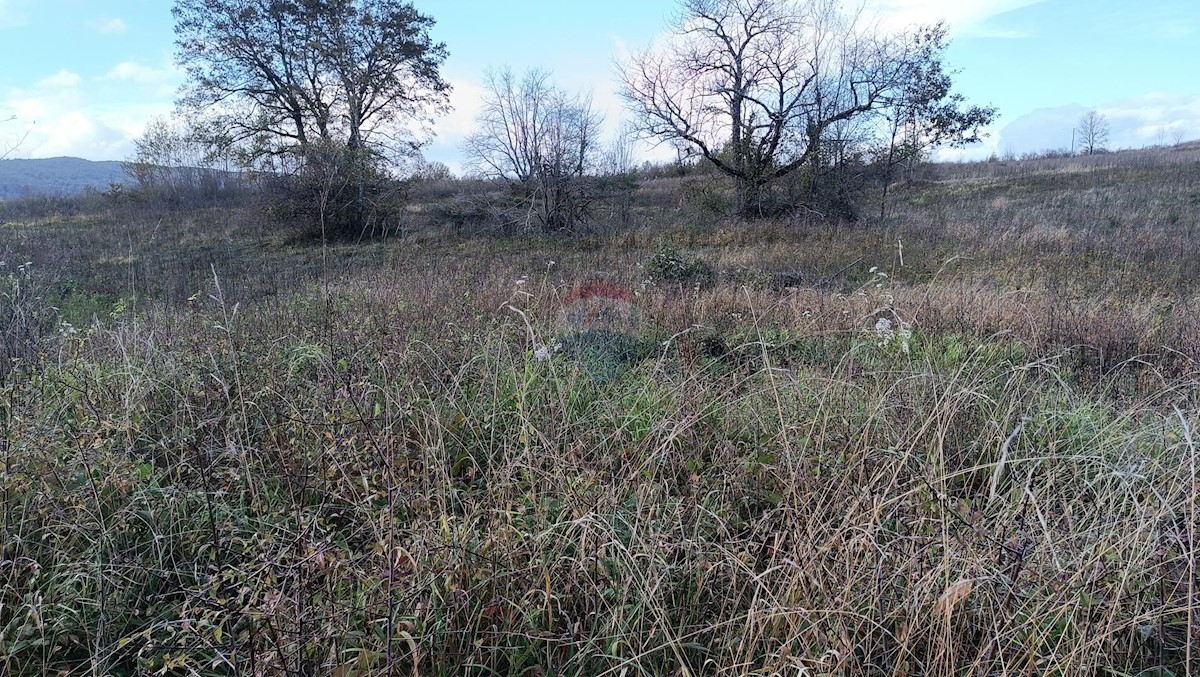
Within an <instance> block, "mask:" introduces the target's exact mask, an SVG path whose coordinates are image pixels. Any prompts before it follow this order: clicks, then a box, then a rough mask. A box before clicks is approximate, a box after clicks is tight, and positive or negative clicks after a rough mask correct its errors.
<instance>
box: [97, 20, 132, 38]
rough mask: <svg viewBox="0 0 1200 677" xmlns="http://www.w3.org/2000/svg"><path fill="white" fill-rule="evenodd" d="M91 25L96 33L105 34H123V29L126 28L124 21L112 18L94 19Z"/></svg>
mask: <svg viewBox="0 0 1200 677" xmlns="http://www.w3.org/2000/svg"><path fill="white" fill-rule="evenodd" d="M92 25H93V26H94V27H95V28H96V31H97V32H100V33H105V34H113V33H124V32H125V29H126V28H128V27H127V26H126V25H125V22H124V21H122V20H120V19H117V18H113V17H106V18H101V19H96V20H95V21H94V22H92Z"/></svg>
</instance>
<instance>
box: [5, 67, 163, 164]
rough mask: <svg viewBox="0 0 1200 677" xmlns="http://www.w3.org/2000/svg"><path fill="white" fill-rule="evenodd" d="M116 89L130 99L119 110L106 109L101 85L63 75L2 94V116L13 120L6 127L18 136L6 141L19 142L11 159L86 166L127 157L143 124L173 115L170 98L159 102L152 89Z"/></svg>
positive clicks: (125, 85) (112, 106)
mask: <svg viewBox="0 0 1200 677" xmlns="http://www.w3.org/2000/svg"><path fill="white" fill-rule="evenodd" d="M119 84H121V86H122V87H123V89H124V90H126V92H127V93H130V94H132V96H131V97H129V98H128V99H126V100H125V102H122V103H120V104H112V103H105V101H106V100H111V99H109V97H106V96H104V95H103V92H102V90H103V86H104V83H96V82H92V83H89V82H85V81H84V80H83V78H81V77H80V76H79V75H78V74H77V73H73V72H71V71H66V70H63V71H59V72H57V73H54V74H53V75H50V76H47V77H44V78H42V79H41V80H38V81H37V83H36V84H34V85H33V86H32V87H29V88H26V89H11V90H8V91H7V92H5V93H4V94H3V97H2V98H0V110H5V111H11V113H12V114H13V115H14V116H16V121H15V122H14V123H12V125H9V127H12V128H13V129H17V130H18V131H19V133H18V132H13V133H12V134H10V136H13V135H16V136H21V137H22V140H21V143H20V147H19V148H17V149H16V151H15V152H14V153H13V156H14V157H56V156H62V155H65V156H72V157H82V158H86V159H89V160H119V159H123V158H125V157H128V156H129V155H130V154H131V152H132V150H133V139H135V138H137V136H139V135H140V134H141V133H142V130H143V129H144V127H145V124H146V121H147V120H148V119H150V118H151V117H153V116H154V115H161V114H164V113H167V112H169V111H170V110H171V98H170V97H169V96H166V97H162V96H160V94H159V91H158V89H157V88H155V87H141V86H137V85H136V84H135V85H134V86H131V85H130V84H129V83H128V82H124V83H119ZM97 87H100V88H101V90H100V91H97ZM8 131H9V130H5V132H6V133H8ZM26 132H28V134H27V135H26ZM5 140H7V139H5Z"/></svg>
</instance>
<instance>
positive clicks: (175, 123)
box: [123, 117, 241, 204]
mask: <svg viewBox="0 0 1200 677" xmlns="http://www.w3.org/2000/svg"><path fill="white" fill-rule="evenodd" d="M133 143H134V154H133V157H132V158H130V159H129V160H128V161H126V162H125V163H123V169H124V170H125V173H126V174H127V175H128V176H129V177H130V178H132V179H133V180H134V181H136V182H137V185H138V188H139V189H140V191H141V193H142V194H143V195H145V196H147V197H152V198H155V199H159V200H163V201H166V202H170V203H175V204H179V203H184V202H188V201H197V200H212V199H215V198H218V197H221V196H227V195H231V194H234V193H236V191H237V190H238V189H239V188H240V187H241V176H240V173H239V172H236V171H233V170H232V167H231V166H230V163H229V161H228V158H227V157H226V156H224V155H222V154H221V150H222V149H219V148H213V147H211V146H209V145H208V144H206V143H205V142H204V141H203V140H202V139H200V138H198V137H197V135H196V134H195V130H194V129H192V128H190V127H189V126H188V124H187V122H186V121H183V120H179V119H178V118H165V117H157V118H152V119H151V120H150V121H149V122H148V123H147V125H146V129H145V131H144V132H143V133H142V136H141V137H139V138H138V139H136V140H135V141H134V142H133Z"/></svg>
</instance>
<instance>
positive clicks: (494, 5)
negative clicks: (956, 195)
mask: <svg viewBox="0 0 1200 677" xmlns="http://www.w3.org/2000/svg"><path fill="white" fill-rule="evenodd" d="M415 4H416V5H417V7H419V8H420V9H422V11H424V12H426V13H428V14H431V15H432V16H433V17H434V18H435V19H436V20H437V22H438V25H437V27H436V29H435V36H436V37H437V39H440V40H442V41H444V42H446V43H447V46H448V47H449V50H450V54H451V56H450V58H449V60H448V61H447V63H446V69H445V75H446V77H447V78H448V79H449V80H450V81H451V83H452V84H453V85H454V87H455V93H454V96H453V100H452V102H453V104H454V106H455V111H454V112H453V113H451V114H450V115H448V116H446V117H445V118H443V119H441V120H439V121H438V122H437V123H436V126H435V129H436V131H437V133H438V136H437V138H436V139H435V140H434V142H433V143H432V144H431V145H430V146H429V147H428V148H427V149H426V155H427V157H429V158H430V159H434V160H440V161H443V162H446V163H447V164H449V165H451V167H454V168H457V167H458V164H459V155H460V153H459V150H458V147H459V143H460V140H461V139H462V137H463V136H464V135H466V134H468V133H469V132H470V131H471V127H472V124H473V120H474V116H475V112H476V111H477V110H478V101H479V96H480V91H481V90H480V83H481V81H482V79H483V72H484V71H485V69H487V68H489V67H494V66H502V65H506V64H507V65H511V66H513V67H514V68H516V69H517V70H522V69H524V68H527V67H531V66H540V67H546V68H549V69H551V70H553V72H554V74H555V77H556V79H557V81H558V82H559V83H560V84H562V85H564V86H566V87H569V88H572V89H585V90H590V91H592V93H593V97H594V100H595V102H596V103H597V105H598V106H600V107H601V108H603V109H604V110H605V111H606V112H607V118H608V122H609V125H610V127H615V125H616V123H617V120H618V119H619V117H620V115H621V106H620V101H619V99H618V97H617V96H616V86H615V75H614V73H615V67H614V60H615V59H617V58H618V57H619V56H620V55H622V54H625V53H628V51H629V50H631V49H638V48H641V47H643V46H645V45H647V44H649V43H650V42H651V41H652V40H654V39H655V37H656V36H657V35H658V34H659V33H660V31H661V30H662V29H663V27H664V26H665V24H666V21H667V18H668V17H670V16H671V14H672V13H673V11H674V9H675V6H676V5H675V2H674V0H605V1H603V2H600V1H591V0H588V1H578V0H576V1H568V0H557V1H555V0H508V1H507V2H501V1H498V0H451V1H450V2H436V1H435V0H416V2H415ZM170 6H171V2H170V1H169V0H0V120H3V119H7V118H8V117H10V116H14V115H15V116H16V118H17V119H16V120H15V121H9V122H4V123H0V149H3V148H7V147H8V146H10V145H12V144H13V143H14V142H16V141H17V140H19V139H22V138H23V139H24V140H23V142H22V144H21V146H20V147H19V148H18V150H17V152H16V153H14V156H16V157H53V156H58V155H72V156H78V157H84V158H88V159H94V160H111V159H124V158H125V157H127V156H128V155H129V153H130V150H131V148H132V139H134V138H136V137H137V135H138V134H139V133H140V131H141V129H142V128H143V125H144V124H145V122H146V120H147V119H148V118H150V117H151V116H154V115H162V114H166V113H169V112H170V110H171V106H172V99H173V95H174V92H175V90H176V88H177V87H178V85H179V83H180V81H181V73H180V72H179V70H178V69H177V68H175V66H174V65H173V62H172V49H173V34H172V20H171V14H170ZM867 8H868V9H867V11H868V12H870V13H873V14H877V15H878V16H879V17H880V18H881V21H882V22H883V23H884V24H885V25H891V26H896V27H900V26H906V25H911V24H914V23H923V22H930V21H934V20H937V19H939V18H944V19H946V20H947V21H949V22H950V25H951V28H952V32H953V36H954V43H953V45H952V47H951V49H950V50H949V53H948V55H947V56H948V61H949V63H950V65H952V66H953V67H954V68H957V69H961V71H962V72H961V73H960V74H959V76H958V78H957V81H958V85H959V89H960V90H961V91H962V92H963V93H965V94H966V95H967V96H968V98H969V99H970V100H971V101H973V102H978V103H992V104H994V105H996V106H998V107H999V109H1000V113H1001V117H1000V119H999V120H998V121H997V123H996V125H994V127H993V129H992V133H991V135H990V136H989V138H988V139H987V140H986V142H985V143H983V144H981V145H980V146H978V147H976V148H973V149H970V150H967V151H964V152H963V153H961V155H962V156H966V157H980V156H986V155H988V154H990V153H992V152H997V153H1000V154H1004V153H1006V152H1013V153H1022V152H1027V151H1034V150H1039V149H1044V148H1051V147H1065V146H1069V145H1070V143H1071V129H1072V127H1073V126H1074V124H1075V122H1076V121H1077V120H1078V118H1079V116H1080V115H1082V114H1083V113H1084V112H1086V111H1087V110H1089V109H1092V108H1095V109H1097V110H1099V111H1100V112H1101V113H1103V114H1105V116H1106V117H1107V118H1108V119H1109V121H1110V123H1111V126H1112V145H1113V146H1117V147H1137V146H1143V145H1150V144H1154V143H1158V142H1166V143H1170V142H1173V141H1176V140H1184V139H1196V138H1200V77H1197V74H1198V73H1200V46H1198V45H1200V2H1196V0H1144V1H1142V2H1136V3H1135V2H1129V1H1128V0H867Z"/></svg>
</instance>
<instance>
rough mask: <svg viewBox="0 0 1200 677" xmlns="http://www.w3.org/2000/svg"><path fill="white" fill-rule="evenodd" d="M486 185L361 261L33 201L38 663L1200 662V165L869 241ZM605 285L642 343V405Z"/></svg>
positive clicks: (11, 420)
mask: <svg viewBox="0 0 1200 677" xmlns="http://www.w3.org/2000/svg"><path fill="white" fill-rule="evenodd" d="M480 190H481V189H480V188H479V187H478V186H476V185H474V184H470V183H469V182H456V181H446V180H440V181H432V182H427V183H424V184H418V185H415V186H413V187H412V188H411V190H410V198H409V202H408V207H407V211H406V212H405V216H404V218H403V219H402V220H401V222H400V224H399V226H398V227H397V228H396V230H395V231H394V232H392V233H390V234H389V235H388V236H387V237H382V238H375V239H371V240H369V241H368V240H363V241H332V242H327V243H321V242H319V241H316V242H314V241H312V240H305V239H302V238H298V237H296V236H295V235H294V233H293V232H292V231H291V230H289V228H288V226H287V224H286V223H283V224H281V223H279V222H278V220H272V218H270V215H269V214H267V213H266V212H265V211H264V209H263V208H262V206H261V205H259V204H256V203H255V201H254V200H253V199H244V200H243V201H241V202H238V203H232V204H221V205H209V206H203V207H194V208H187V209H182V208H170V207H168V206H165V205H159V204H148V203H139V202H136V201H130V200H125V199H116V198H114V197H113V196H107V197H106V196H102V195H92V196H90V197H87V198H79V199H73V200H61V199H56V200H44V201H36V200H29V201H25V202H19V203H6V204H3V205H0V222H2V225H0V260H2V261H4V262H5V263H4V267H2V268H0V333H3V337H4V344H3V347H2V352H0V358H4V366H3V367H2V371H0V373H2V374H3V377H2V380H0V402H2V404H0V501H2V505H3V517H2V524H0V530H2V531H0V583H2V585H0V674H11V675H35V674H63V675H73V674H79V675H83V674H94V675H110V674H111V675H134V674H164V675H165V674H169V675H228V674H253V675H277V674H288V675H308V674H313V675H316V674H321V675H338V676H340V677H350V676H351V675H373V674H413V675H462V674H469V675H665V674H674V675H744V674H755V675H896V676H901V675H951V674H955V675H959V674H961V675H967V674H971V675H1104V676H1106V677H1124V676H1129V677H1134V676H1138V677H1151V676H1158V677H1163V676H1166V675H1179V676H1182V675H1190V674H1194V673H1196V672H1197V671H1198V670H1200V667H1198V666H1200V648H1196V647H1200V618H1198V617H1197V616H1198V615H1200V591H1198V590H1197V588H1198V586H1200V577H1198V575H1200V571H1198V568H1197V549H1198V546H1200V536H1198V534H1197V529H1198V518H1200V504H1198V502H1197V497H1198V495H1200V483H1198V479H1197V477H1198V476H1197V463H1198V462H1200V459H1198V457H1197V453H1198V450H1197V446H1198V444H1200V440H1198V439H1197V437H1198V435H1200V431H1198V430H1197V427H1198V426H1200V363H1198V362H1197V360H1198V359H1200V316H1198V315H1197V310H1200V286H1198V282H1200V268H1198V267H1197V266H1196V256H1195V252H1196V251H1197V245H1198V244H1200V149H1198V148H1188V147H1179V148H1176V149H1172V150H1157V151H1145V152H1131V153H1120V154H1111V155H1105V156H1099V157H1098V158H1087V159H1079V158H1073V159H1046V160H1026V161H1016V160H1013V161H1007V162H991V163H979V164H970V165H935V166H932V167H929V168H927V169H925V170H924V171H923V172H922V173H921V174H920V175H919V177H918V179H917V180H915V181H913V182H912V183H910V184H905V185H901V186H898V187H896V188H895V190H894V192H893V199H892V203H891V204H890V205H889V207H888V210H887V213H886V215H885V216H884V217H882V218H879V217H878V215H877V214H875V215H872V214H871V212H872V208H871V207H867V208H866V209H865V210H864V212H865V213H864V218H863V219H861V220H860V221H858V222H855V223H845V222H832V221H824V220H820V219H816V218H812V217H811V216H802V215H800V216H794V217H787V218H778V219H764V220H757V221H738V220H733V219H731V218H729V217H727V216H723V215H722V213H721V209H720V208H719V207H720V205H719V202H720V200H719V199H708V198H711V197H712V195H713V192H714V190H715V189H714V188H713V186H712V180H711V177H706V176H704V175H702V174H699V175H697V174H692V175H688V176H682V177H681V176H671V175H669V173H660V174H656V175H645V176H642V177H640V178H639V179H638V181H637V187H636V189H633V192H632V193H630V195H629V196H627V197H628V199H627V200H626V201H625V202H622V203H621V204H620V205H617V204H612V205H602V207H601V208H600V209H598V210H597V211H596V213H595V214H594V218H593V221H592V222H591V223H589V224H588V225H587V227H585V228H582V229H580V231H579V232H575V233H570V234H537V233H513V232H506V231H503V230H498V229H494V228H487V227H483V226H476V225H473V224H472V222H471V220H470V219H469V218H464V217H463V214H464V213H466V212H469V211H470V208H471V205H472V204H474V203H473V202H472V201H473V200H475V199H476V198H478V192H479V191H480ZM717 197H718V198H719V191H718V195H717ZM589 280H604V281H606V282H609V283H612V284H614V285H619V286H620V287H622V288H624V289H627V290H629V293H630V295H631V297H632V299H633V306H634V307H635V308H636V311H637V328H636V330H635V331H632V332H631V333H630V334H629V335H628V336H626V337H624V338H625V339H626V340H624V341H623V342H622V343H621V344H620V350H619V351H612V352H611V353H610V354H609V353H606V354H605V356H604V358H605V361H604V363H603V365H604V367H605V368H604V369H603V370H599V371H598V370H597V369H595V368H593V367H594V366H595V363H594V362H592V361H590V358H589V354H585V353H582V352H580V351H578V350H575V351H572V350H571V349H570V340H571V327H569V326H567V325H566V323H565V320H564V302H565V300H566V299H568V298H569V297H570V295H571V292H572V290H573V289H576V288H577V287H578V285H580V284H581V283H584V282H587V281H589ZM601 348H603V349H605V350H607V349H608V347H607V346H601Z"/></svg>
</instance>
